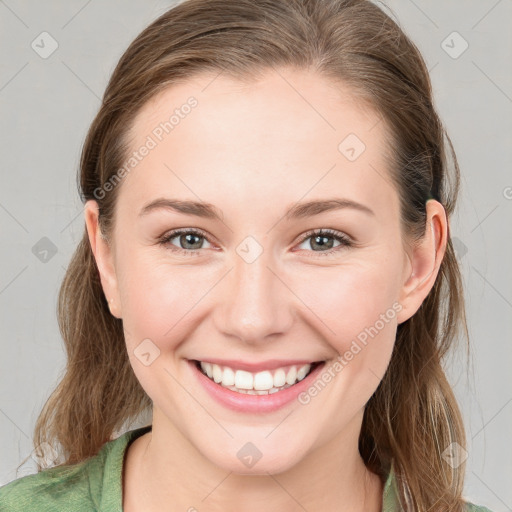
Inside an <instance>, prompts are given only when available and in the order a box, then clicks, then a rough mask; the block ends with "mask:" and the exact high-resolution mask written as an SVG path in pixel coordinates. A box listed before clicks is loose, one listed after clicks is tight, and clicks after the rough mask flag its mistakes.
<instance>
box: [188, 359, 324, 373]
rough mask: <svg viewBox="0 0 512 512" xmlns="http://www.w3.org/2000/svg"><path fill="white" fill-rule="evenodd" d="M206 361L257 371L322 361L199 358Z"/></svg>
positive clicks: (236, 368) (252, 371)
mask: <svg viewBox="0 0 512 512" xmlns="http://www.w3.org/2000/svg"><path fill="white" fill-rule="evenodd" d="M197 361H201V362H204V363H212V364H218V365H219V366H229V367H230V368H232V369H234V370H245V371H247V372H251V373H256V372H260V371H263V370H274V369H275V368H281V367H284V366H291V365H296V366H304V365H306V364H311V365H312V364H314V363H320V362H322V361H319V360H311V359H309V360H305V359H267V360H266V361H260V362H249V361H240V360H235V359H217V358H213V357H207V358H205V359H197Z"/></svg>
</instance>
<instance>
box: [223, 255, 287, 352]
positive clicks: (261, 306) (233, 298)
mask: <svg viewBox="0 0 512 512" xmlns="http://www.w3.org/2000/svg"><path fill="white" fill-rule="evenodd" d="M268 253H270V251H268ZM274 267H275V265H274V264H273V263H272V259H271V258H270V257H269V256H268V255H267V251H263V253H262V254H261V255H260V256H259V257H258V258H257V259H256V260H255V261H252V262H250V263H249V262H247V261H246V260H244V258H242V257H240V256H239V255H238V254H237V255H235V257H234V268H233V269H232V271H231V272H229V273H228V275H227V276H226V278H225V279H224V283H223V285H222V286H223V295H222V299H221V301H222V303H220V304H218V307H217V308H216V312H217V314H216V317H215V318H216V322H215V323H216V327H217V328H218V330H219V331H220V332H222V333H223V334H224V335H225V336H228V337H229V336H231V337H236V338H238V339H240V340H242V341H244V342H245V343H248V344H261V343H264V342H266V341H271V340H273V339H274V338H275V337H276V336H278V335H279V334H284V333H286V332H287V331H288V330H289V329H290V326H291V324H292V322H293V301H292V300H290V297H293V294H292V293H291V291H290V290H289V289H288V288H287V286H286V284H285V283H284V282H283V281H284V279H283V277H282V276H279V272H278V271H276V269H275V268H274Z"/></svg>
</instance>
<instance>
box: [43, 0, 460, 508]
mask: <svg viewBox="0 0 512 512" xmlns="http://www.w3.org/2000/svg"><path fill="white" fill-rule="evenodd" d="M278 67H289V68H290V67H291V68H294V69H298V70H313V72H315V73H316V74H317V75H318V76H319V77H322V78H325V79H326V80H329V81H330V83H334V84H344V85H345V86H347V87H348V88H349V90H350V91H352V92H353V93H354V97H355V98H359V99H360V101H361V103H366V104H368V105H370V106H371V107H372V108H373V110H374V111H375V112H376V113H378V114H379V115H380V116H381V118H382V119H383V120H384V122H385V126H386V130H387V131H386V133H387V136H389V137H391V140H392V141H393V143H392V144H390V148H391V149H390V151H391V157H392V158H391V163H392V165H391V164H390V169H389V170H388V172H389V174H390V176H391V178H392V181H393V184H394V185H395V187H396V190H397V192H398V195H399V199H400V209H401V224H402V231H403V236H404V238H405V239H407V240H410V241H411V242H415V241H418V240H420V239H421V238H422V237H423V235H424V233H425V229H426V202H427V201H428V199H430V198H434V199H436V200H437V201H439V202H440V203H441V204H442V205H443V207H444V209H445V211H446V215H447V218H448V220H449V219H450V216H451V214H452V212H453V211H454V208H455V202H456V199H457V195H458V191H459V182H460V176H459V166H458V164H457V159H456V156H455V152H454V149H453V145H452V143H451V141H450V139H449V137H448V135H447V133H446V130H445V129H444V127H443V124H442V122H441V120H440V118H439V116H438V114H437V111H436V109H435V107H434V104H433V94H432V87H431V83H430V78H429V73H428V69H427V67H426V65H425V62H424V60H423V58H422V56H421V54H420V52H419V50H418V48H417V47H416V46H415V45H414V43H413V42H412V41H411V40H410V39H409V38H408V37H407V36H406V34H405V33H404V31H403V30H402V29H401V28H400V27H399V25H398V24H397V23H396V22H395V21H394V20H393V19H392V18H391V16H389V15H388V14H386V13H385V12H384V11H383V10H382V9H381V8H380V7H379V6H377V5H375V4H373V3H371V2H370V1H368V0H279V1H276V0H259V1H258V2H254V1H253V0H187V1H184V2H182V3H180V4H178V5H176V6H174V7H173V8H171V9H170V10H168V11H167V12H165V13H164V14H163V15H161V16H160V17H159V18H158V19H156V20H155V21H154V22H153V23H151V25H149V26H148V27H147V28H146V29H145V30H143V31H142V32H141V33H140V35H139V36H138V37H137V38H136V39H135V40H134V41H133V42H132V43H131V45H130V46H129V47H128V49H127V50H126V51H125V53H124V54H123V55H122V57H121V58H120V60H119V62H118V64H117V66H116V68H115V70H114V72H113V74H112V76H111V78H110V81H109V83H108V85H107V88H106V90H105V93H104V96H103V99H102V103H101V106H100V109H99V111H98V113H97V115H96V117H95V119H94V121H93V122H92V125H91V126H90V129H89V131H88V134H87V136H86V139H85V142H84V145H83V148H82V154H81V159H80V169H79V190H80V196H81V199H82V201H83V202H84V203H85V201H87V200H90V199H93V200H96V201H97V202H98V205H99V223H100V228H101V232H102V233H103V235H104V236H105V237H106V239H107V240H108V238H109V235H110V234H111V233H112V227H113V223H114V209H115V205H116V198H117V195H118V193H119V189H120V186H117V187H113V189H112V190H111V191H109V193H107V194H97V190H98V189H101V188H102V187H103V185H104V184H105V183H107V182H108V181H109V180H110V181H111V180H112V178H113V177H115V176H114V175H115V174H116V172H117V171H118V170H119V169H120V168H121V167H122V166H123V162H125V160H126V157H127V153H128V148H129V144H130V136H129V132H130V127H131V126H133V123H134V119H135V117H136V115H137V113H138V112H139V111H140V109H141V108H142V107H143V106H144V105H145V104H146V102H147V101H148V100H149V99H151V98H153V97H154V96H155V95H156V94H157V93H159V92H161V91H163V90H164V89H166V88H168V87H170V86H172V85H174V84H177V83H180V82H186V81H187V80H190V79H191V78H192V77H194V76H195V75H197V74H200V73H205V72H214V73H219V72H222V73H224V74H225V75H227V76H229V77H232V78H234V79H239V80H248V81H249V80H256V79H257V78H258V77H261V76H262V73H264V72H265V71H269V70H270V69H272V68H278ZM448 150H449V151H450V153H451V157H452V158H451V163H452V165H451V166H450V165H449V164H450V161H449V159H448V156H447V152H448ZM449 168H451V173H450V172H449ZM100 196H101V197H100ZM58 320H59V327H60V331H61V334H62V337H63V340H64V343H65V348H66V352H67V365H66V369H65V373H64V375H63V377H62V379H61V380H60V382H59V383H58V385H57V387H56V389H55V390H54V391H53V393H52V394H51V396H50V397H49V398H48V400H47V402H46V403H45V405H44V407H43V409H42V411H41V413H40V416H39V417H38V420H37V423H36V426H35V430H34V432H35V435H34V444H35V445H36V446H38V447H39V448H40V447H41V446H44V445H45V443H48V445H50V446H51V445H53V444H55V443H57V444H58V445H60V448H61V450H62V453H63V454H64V462H63V465H71V464H75V463H78V462H80V461H83V460H85V459H86V458H88V457H91V456H93V455H95V454H96V453H97V452H98V451H99V449H100V448H101V447H102V445H103V444H104V443H105V442H107V441H109V440H111V439H113V438H114V435H115V433H116V432H118V431H122V429H123V426H125V425H126V424H127V423H128V422H129V421H132V420H133V419H134V418H136V417H137V415H139V414H141V413H143V412H144V411H147V410H149V408H151V405H152V402H151V400H150V399H149V397H148V396H147V394H146V393H145V391H144V390H143V389H142V387H141V386H140V384H139V382H138V380H137V379H136V377H135V374H134V372H133V370H132V368H131V366H130V363H129V359H128V356H127V351H126V346H125V341H124V335H123V325H122V320H120V319H117V318H115V317H113V316H112V314H111V313H110V310H109V307H108V304H107V301H106V299H105V296H104V293H103V289H102V286H101V282H100V278H99V273H98V268H97V266H96V262H95V259H94V255H93V253H92V250H91V246H90V243H89V240H88V236H87V231H86V230H85V229H84V233H83V238H82V240H81V241H80V243H79V244H78V247H77V249H76V251H75V253H74V255H73V257H72V260H71V263H70V265H69V267H68V269H67V271H66V275H65V277H64V279H63V282H62V285H61V288H60V292H59V298H58ZM461 327H463V328H464V333H465V336H466V339H469V336H468V328H467V323H466V317H465V308H464V295H463V289H462V279H461V274H460V268H459V265H458V262H457V259H456V256H455V252H454V247H453V245H452V241H451V238H450V232H449V230H448V242H447V246H446V252H445V255H444V258H443V261H442V263H441V266H440V269H439V272H438V275H437V277H436V280H435V283H434V285H433V287H432V289H431V290H430V292H429V293H428V295H427V296H426V298H425V299H424V301H423V303H422V304H421V306H420V308H419V309H418V311H417V312H416V313H415V314H414V315H413V316H412V317H411V318H409V319H408V320H407V321H405V322H403V323H401V324H400V325H398V327H397V334H396V342H395V346H394V349H393V353H392V356H391V360H390V363H389V366H388V368H387V371H386V373H385V375H384V377H383V379H382V381H381V382H380V384H379V386H378V387H377V389H376V391H375V393H374V394H373V395H372V397H371V398H370V400H369V401H368V402H367V404H366V407H365V412H364V418H363V423H362V428H361V433H360V438H359V450H360V453H361V455H362V457H363V460H364V462H365V464H366V466H367V467H368V468H369V469H370V470H371V471H373V472H374V473H376V474H378V475H379V476H380V478H381V479H382V481H384V479H385V477H386V475H387V474H388V472H389V471H390V468H391V467H393V471H394V472H395V475H396V481H397V484H398V492H399V499H400V502H401V503H402V506H403V507H404V508H405V509H406V510H418V511H426V510H429V511H441V510H442V511H443V512H446V511H462V510H463V507H464V501H463V500H462V497H461V493H462V490H463V481H464V471H465V464H464V463H462V464H460V465H459V466H458V467H452V466H451V465H450V464H448V463H447V462H445V461H444V459H443V451H444V450H445V449H446V448H447V447H448V446H449V445H451V444H452V443H458V444H459V445H460V446H461V447H463V448H464V447H466V438H465V432H464V424H463V420H462V416H461V413H460V410H459V408H458V405H457V401H456V399H455V396H454V393H453V391H452V389H451V386H450V384H449V382H448V380H447V377H446V375H445V372H444V370H443V367H442V361H443V358H444V356H445V355H446V354H447V352H448V349H450V348H452V347H453V346H454V345H455V343H456V342H457V339H458V334H459V333H460V331H461ZM40 449H41V448H40ZM40 469H41V467H40V466H39V470H40Z"/></svg>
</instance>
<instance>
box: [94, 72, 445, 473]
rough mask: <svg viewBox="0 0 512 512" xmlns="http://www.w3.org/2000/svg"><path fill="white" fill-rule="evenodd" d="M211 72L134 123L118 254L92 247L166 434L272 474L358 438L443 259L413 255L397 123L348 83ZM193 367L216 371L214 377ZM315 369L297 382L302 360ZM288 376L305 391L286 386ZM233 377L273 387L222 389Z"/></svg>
mask: <svg viewBox="0 0 512 512" xmlns="http://www.w3.org/2000/svg"><path fill="white" fill-rule="evenodd" d="M280 75H282V76H283V77H286V80H284V79H283V78H282V76H280ZM214 78H215V75H201V76H198V77H197V78H196V79H194V80H190V81H188V82H187V83H186V84H185V83H184V84H180V85H175V86H173V87H170V88H169V89H167V90H165V91H164V92H163V93H161V94H160V95H159V96H157V97H155V98H154V99H153V100H151V101H150V102H149V103H148V104H146V105H145V107H144V108H143V110H141V112H140V113H139V114H138V116H137V118H136V121H135V123H134V125H133V129H132V131H131V136H132V150H133V151H138V155H139V156H138V157H137V163H136V165H133V167H132V168H131V170H130V171H129V172H128V173H127V174H126V176H125V177H124V179H123V182H122V183H121V184H120V185H117V186H119V187H120V190H119V191H118V192H119V195H118V200H117V204H116V210H115V226H114V230H113V233H112V242H111V244H112V245H111V246H110V248H109V246H107V245H106V244H105V243H104V242H103V241H102V240H101V239H99V238H97V244H96V247H95V255H96V259H97V262H98V265H99V267H100V272H101V276H102V284H103V287H104V290H105V295H106V296H107V297H109V298H112V299H113V306H112V311H113V312H114V313H115V314H116V316H119V317H120V318H122V319H123V325H124V329H125V336H126V343H127V350H128V354H129V357H130V362H131V365H132V367H133V371H134V372H135V375H136V376H137V378H138V380H139V381H140V383H141V385H142V387H143V388H144V390H145V391H146V392H147V394H148V395H149V396H150V398H151V399H152V401H153V404H154V419H153V428H154V430H155V429H156V428H160V429H167V431H168V432H173V434H172V435H176V436H179V437H181V438H182V439H183V440H184V442H186V443H188V445H189V446H190V447H191V449H192V448H193V449H194V450H196V452H197V453H199V454H201V456H204V457H205V458H206V459H208V460H209V461H211V462H212V463H214V464H215V465H217V466H220V467H222V468H225V469H226V470H230V471H234V472H238V473H254V474H260V473H261V474H262V473H264V472H266V471H269V472H271V473H276V472H280V471H283V470H286V469H288V468H291V467H293V466H294V465H296V464H298V463H299V462H300V461H303V460H306V459H307V458H308V457H309V456H311V457H313V455H314V454H315V453H318V452H319V451H321V450H322V449H326V447H328V446H331V447H333V446H337V444H336V441H338V442H339V440H340V439H347V438H349V437H350V439H352V440H355V443H357V435H358V432H359V430H360V426H361V419H362V414H363V411H364V407H365V404H366V402H367V401H368V399H369V398H370V397H371V395H372V394H373V392H374V391H375V389H376V388H377V386H378V384H379V382H380V380H381V378H382V376H383V374H384V372H385V370H386V368H387V365H388V362H389V360H390V357H391V352H392V349H393V345H394V340H395V335H396V328H397V324H398V323H400V322H403V321H404V320H406V319H407V318H408V317H410V316H411V315H412V314H413V313H414V311H415V310H416V309H417V308H418V307H419V305H420V304H421V300H422V299H423V297H424V296H425V294H426V292H427V291H428V288H429V286H431V284H432V279H434V278H435V273H434V275H432V268H430V274H428V275H429V276H430V277H429V280H427V282H426V284H425V285H422V287H418V286H417V284H418V283H417V281H414V275H415V274H414V272H413V271H414V269H415V268H416V270H417V272H416V277H418V276H419V277H421V272H422V271H423V269H427V267H428V266H429V265H432V266H435V261H434V259H428V258H427V257H425V258H423V259H421V258H420V257H418V258H417V260H414V259H411V257H415V256H414V253H412V252H410V251H408V250H407V247H406V246H404V242H403V235H402V233H401V229H400V214H399V201H398V193H397V191H396V189H395V188H394V187H393V186H392V185H391V182H390V179H389V172H390V171H389V169H388V164H387V163H386V159H385V154H386V151H387V147H386V137H385V131H384V130H385V125H384V123H383V122H379V119H380V118H379V116H378V115H377V114H376V113H374V112H373V111H371V110H370V109H364V108H363V107H362V105H361V104H360V103H359V102H357V101H356V100H355V99H354V98H353V97H352V96H351V95H350V91H349V90H348V89H347V88H345V87H343V86H340V85H336V86H334V85H333V84H329V83H328V82H327V81H326V80H325V79H323V78H321V77H319V76H317V75H314V74H311V73H309V72H306V71H291V70H286V71H285V70H282V72H281V74H277V73H274V72H268V73H267V74H266V75H265V77H264V78H263V79H262V80H260V81H258V82H252V83H242V82H238V81H234V80H231V79H229V78H227V77H223V75H222V74H221V75H220V76H218V77H217V78H215V79H214ZM290 84H292V85H293V87H292V86H291V85H290ZM190 97H193V98H195V100H193V101H190V100H189V98H190ZM187 101H188V103H187ZM187 104H188V105H191V106H190V107H189V108H187V107H184V105H187ZM176 109H178V111H176ZM175 111H176V112H175ZM173 112H175V113H176V116H175V118H174V120H173V122H174V124H173V125H172V127H171V125H169V124H168V125H165V122H166V121H169V117H170V115H171V114H172V113H173ZM160 123H163V124H162V125H161V124H160ZM363 144H364V146H363ZM144 145H146V147H150V146H151V147H150V149H148V150H147V151H145V150H142V151H139V149H140V148H141V147H142V146H144ZM142 153H144V155H142ZM139 157H140V158H139ZM157 200H159V201H160V202H159V203H155V201H157ZM166 201H181V202H185V201H190V202H199V203H202V204H203V208H199V209H198V208H197V207H196V208H192V207H191V206H190V205H188V206H187V205H185V203H181V205H182V208H181V209H180V208H178V209H177V208H176V207H175V208H172V207H170V206H165V202H166ZM335 201H336V202H337V203H336V202H335ZM315 202H324V203H319V204H317V205H316V206H315V205H314V203H315ZM325 202H327V203H325ZM92 203H93V202H89V203H88V205H87V207H88V210H87V211H88V214H87V215H88V217H87V218H88V226H89V229H90V234H91V233H94V227H93V224H94V222H95V220H96V217H94V208H93V206H94V205H93V204H92ZM152 203H154V204H153V206H151V204H152ZM205 203H207V204H208V205H210V206H209V208H208V209H207V208H205V207H204V204H205ZM306 203H311V204H310V205H309V207H304V205H305V204H306ZM322 204H323V206H322ZM336 204H337V207H333V206H336ZM148 205H149V206H148ZM159 205H160V206H159ZM184 205H185V206H186V207H184ZM340 205H341V206H340ZM343 205H344V206H343ZM327 206H330V208H328V207H327ZM205 212H208V215H206V213H205ZM198 213H200V214H201V215H198ZM429 216H430V215H429ZM178 230H179V231H178ZM319 230H322V231H323V233H319ZM427 238H428V233H427ZM429 240H430V239H429ZM429 240H427V245H428V244H430V245H428V247H426V248H425V251H424V253H419V254H420V256H421V254H427V253H428V254H429V255H430V254H431V253H432V248H433V247H434V245H432V244H433V243H435V242H432V241H431V240H430V241H429ZM415 261H417V262H418V263H417V267H415V266H414V265H416V263H414V262H415ZM411 274H412V275H413V277H411ZM425 275H426V274H425ZM423 286H425V288H423ZM413 289H414V290H415V291H414V293H413V292H412V290H413ZM414 294H416V295H414ZM194 361H202V362H217V363H220V364H219V370H214V369H213V368H214V367H213V366H212V367H211V368H212V370H211V371H212V372H213V373H212V377H213V378H212V379H210V378H208V377H207V376H205V375H204V374H203V373H202V372H201V371H200V370H199V369H198V368H197V366H196V364H194V363H193V362H194ZM316 362H321V365H320V366H316V365H312V366H311V369H312V370H313V372H312V373H310V374H309V375H307V376H306V377H305V378H302V380H300V381H297V379H294V377H293V369H292V366H294V365H295V366H296V369H297V370H299V369H300V368H301V367H302V366H304V365H305V364H307V363H316ZM228 363H229V364H228ZM225 367H228V368H227V369H226V368H225ZM229 368H230V369H231V370H233V372H230V370H229ZM279 368H281V369H280V370H279ZM308 369H309V368H308V367H307V366H306V369H305V370H302V375H301V374H300V372H299V376H300V377H303V374H304V372H305V371H307V370H308ZM239 370H243V371H241V372H239ZM248 370H253V371H249V373H247V371H248ZM204 371H205V372H206V373H208V366H207V365H205V366H204ZM219 371H220V372H221V375H222V377H223V378H225V379H226V380H225V381H224V382H225V384H224V385H221V384H222V383H215V382H214V379H215V376H216V375H219ZM268 373H270V378H271V379H272V378H273V380H270V381H269V380H268V379H269V375H268ZM283 373H284V375H285V378H286V379H290V382H296V381H297V383H296V384H294V385H289V386H288V382H287V384H285V386H287V389H284V390H283V389H281V387H282V386H283V385H282V382H283V380H282V379H283ZM232 374H234V375H232ZM256 374H260V376H259V377H258V376H257V375H256ZM262 374H263V376H262ZM277 374H278V375H277ZM248 375H250V377H248ZM329 376H330V377H329ZM232 377H234V378H235V379H236V381H235V384H236V385H237V386H238V389H242V388H244V387H249V388H251V389H253V388H254V387H255V381H257V382H258V383H259V384H258V386H257V387H263V388H265V387H267V389H268V386H269V385H271V386H272V387H273V388H274V389H278V391H276V392H273V393H270V394H269V393H268V391H265V390H264V389H262V390H260V391H262V394H261V395H260V394H253V393H252V392H250V393H243V392H238V391H235V390H232V389H231V390H230V389H226V386H228V385H230V384H229V383H230V380H229V379H230V378H232ZM246 379H249V381H246ZM251 379H252V380H251ZM247 382H249V384H247ZM268 382H270V383H271V384H268ZM251 384H252V385H251ZM157 422H158V423H157ZM248 442H250V443H252V445H247V443H248ZM253 445H254V446H253ZM254 447H256V448H257V451H259V452H260V453H261V454H262V457H261V460H259V461H258V463H257V464H255V465H254V466H251V465H250V464H247V463H246V462H244V461H246V460H248V459H246V458H244V456H245V455H247V454H249V455H255V454H256V453H257V451H256V450H255V448H254ZM241 449H242V452H240V450H241ZM244 450H245V451H244ZM253 451H254V453H253ZM246 452H247V453H246Z"/></svg>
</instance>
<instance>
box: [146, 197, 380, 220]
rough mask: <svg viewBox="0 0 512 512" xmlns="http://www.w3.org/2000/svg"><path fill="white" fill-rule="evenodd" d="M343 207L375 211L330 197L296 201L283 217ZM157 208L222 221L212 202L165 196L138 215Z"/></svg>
mask: <svg viewBox="0 0 512 512" xmlns="http://www.w3.org/2000/svg"><path fill="white" fill-rule="evenodd" d="M344 208H351V209H354V210H357V211H360V212H363V213H366V214H368V215H373V216H375V212H374V211H373V210H371V209H370V208H369V207H368V206H365V205H363V204H361V203H358V202H356V201H352V200H351V199H342V198H332V199H323V200H317V201H307V202H303V203H296V204H294V205H292V206H290V207H289V208H288V209H287V210H286V213H285V218H286V219H287V220H292V219H302V218H305V217H313V216H315V215H319V214H321V213H324V212H327V211H332V210H341V209H344ZM159 209H164V210H172V211H175V212H178V213H183V214H185V215H194V216H196V217H203V218H205V219H213V220H215V219H216V220H220V221H222V211H221V210H219V209H218V208H217V207H216V206H214V205H213V204H210V203H203V202H198V201H182V200H178V199H167V198H159V199H155V200H154V201H151V202H150V203H148V204H147V205H145V206H144V207H143V208H142V209H141V211H140V213H139V217H142V216H144V215H147V214H148V213H150V212H151V211H154V210H159Z"/></svg>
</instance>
